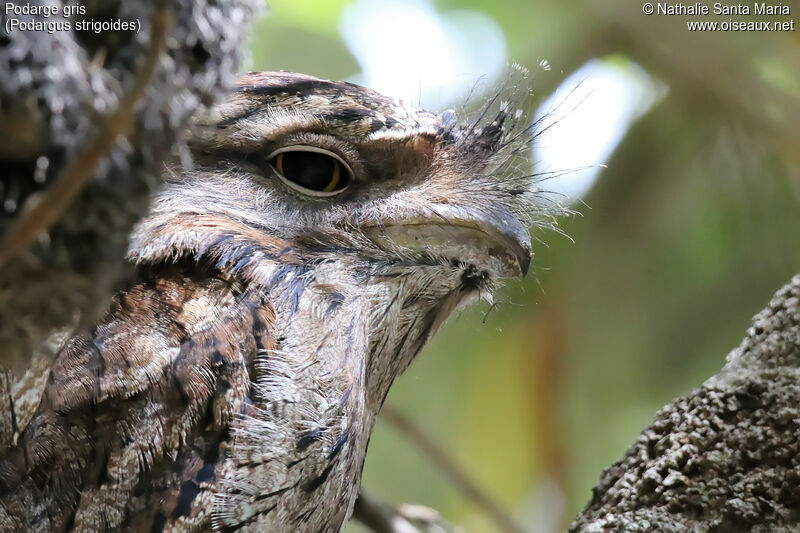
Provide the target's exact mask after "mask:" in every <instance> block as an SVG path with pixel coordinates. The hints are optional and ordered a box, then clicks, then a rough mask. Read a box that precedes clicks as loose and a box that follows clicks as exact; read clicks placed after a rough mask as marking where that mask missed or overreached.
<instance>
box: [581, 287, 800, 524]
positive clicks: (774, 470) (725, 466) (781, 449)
mask: <svg viewBox="0 0 800 533" xmlns="http://www.w3.org/2000/svg"><path fill="white" fill-rule="evenodd" d="M798 437H800V275H798V276H795V277H794V279H792V281H791V282H790V283H789V284H788V285H786V286H785V287H783V288H782V289H781V290H779V291H778V292H777V294H775V296H774V297H773V298H772V300H771V301H770V303H769V306H767V308H766V309H764V310H763V311H761V312H760V313H759V314H758V315H756V316H755V318H754V319H753V325H752V327H750V329H748V330H747V335H746V337H745V338H744V340H743V341H742V343H741V345H740V346H739V347H738V348H736V349H735V350H733V351H732V352H731V353H730V354H729V355H728V359H727V363H726V365H725V367H724V368H723V369H722V370H721V371H720V372H719V374H717V375H715V376H713V377H712V378H710V379H709V380H708V381H706V382H705V384H703V386H702V387H700V388H699V389H697V390H694V391H692V392H691V393H689V394H687V395H685V396H682V397H680V398H678V399H677V400H675V401H674V402H672V403H671V404H669V405H667V406H666V407H665V408H664V409H662V410H661V411H660V412H659V413H658V414H657V415H656V418H655V420H654V421H653V423H652V425H651V426H650V427H648V428H647V429H645V430H644V431H643V432H642V434H641V436H640V437H639V440H637V441H636V443H634V445H633V446H631V448H630V449H629V450H628V451H627V452H626V454H625V457H624V458H622V459H621V460H620V461H618V462H616V463H614V464H613V465H611V466H610V467H609V468H608V469H607V470H606V471H605V472H603V474H602V477H601V479H600V483H599V485H597V487H595V488H594V491H593V497H592V499H591V501H590V502H589V504H588V505H587V507H586V509H584V511H583V512H582V513H581V514H580V516H578V518H577V519H576V520H575V522H574V523H573V524H572V528H571V531H574V532H587V533H588V532H595V531H630V532H644V531H662V532H676V533H677V532H686V531H698V532H699V531H703V532H705V531H708V532H735V531H749V532H750V531H752V532H782V531H786V532H788V531H798V530H800V438H798Z"/></svg>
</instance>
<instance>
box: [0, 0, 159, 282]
mask: <svg viewBox="0 0 800 533" xmlns="http://www.w3.org/2000/svg"><path fill="white" fill-rule="evenodd" d="M171 18H172V17H171V14H170V8H169V3H168V2H167V1H166V0H160V1H159V2H158V4H157V5H156V8H155V10H154V11H153V14H152V16H151V17H150V45H149V46H148V48H147V50H146V52H145V56H144V59H143V60H142V64H141V66H140V68H139V70H138V72H137V73H136V75H135V77H134V79H133V83H132V85H131V88H130V90H129V91H128V92H127V93H126V94H125V95H124V96H123V97H122V99H121V100H120V103H119V105H118V106H117V109H116V110H115V111H114V112H112V113H110V114H108V115H107V116H106V117H105V118H104V119H103V120H101V121H100V123H99V126H98V129H97V134H96V135H95V136H94V137H93V138H92V139H90V140H89V141H88V142H87V143H86V144H85V145H84V146H83V147H82V148H81V149H80V151H79V152H78V154H77V155H76V156H75V158H74V159H73V160H72V162H71V163H70V164H69V165H68V166H67V167H66V168H64V170H63V171H62V172H61V175H60V176H58V178H56V180H55V182H54V183H53V185H51V186H50V187H48V188H47V189H46V190H45V191H44V192H43V193H42V194H41V196H39V197H38V198H37V197H36V196H33V197H31V198H29V200H28V204H32V203H33V204H34V205H27V206H25V209H23V210H22V212H21V213H20V215H19V217H18V218H17V220H15V221H14V224H13V225H12V226H11V227H10V228H9V229H8V231H7V232H6V234H5V235H4V236H3V239H2V241H0V268H2V267H3V266H4V265H6V264H7V263H8V262H9V261H10V260H12V259H13V258H14V257H15V256H16V255H17V254H18V253H19V252H21V251H22V250H24V249H25V248H27V247H28V245H30V243H31V242H33V240H34V239H35V238H36V236H37V235H39V234H40V233H41V232H42V231H44V230H46V229H47V228H49V227H50V226H51V225H52V224H53V223H54V222H55V221H56V220H58V219H59V217H60V216H61V214H62V213H63V212H64V210H65V209H66V208H67V206H68V205H69V204H70V202H72V200H73V199H74V198H75V197H76V196H77V195H78V193H79V192H80V191H81V189H82V188H83V187H84V185H86V182H87V181H88V180H89V178H91V177H92V176H93V175H94V173H95V170H96V169H97V166H98V165H99V164H100V162H101V161H102V160H103V159H105V158H106V157H108V156H109V155H110V153H111V149H112V148H113V147H114V145H115V144H116V143H117V141H118V140H119V137H120V136H122V135H126V134H129V133H130V132H131V130H132V128H133V123H134V117H135V111H136V107H137V104H138V103H139V101H140V100H141V99H142V97H143V96H144V94H145V90H146V89H147V87H148V84H149V83H150V80H151V79H152V78H153V73H154V72H155V70H156V67H157V66H158V62H159V59H160V57H161V54H162V53H163V51H164V49H165V47H166V40H167V35H168V33H169V28H170V27H171V25H172V23H171ZM34 201H35V203H34Z"/></svg>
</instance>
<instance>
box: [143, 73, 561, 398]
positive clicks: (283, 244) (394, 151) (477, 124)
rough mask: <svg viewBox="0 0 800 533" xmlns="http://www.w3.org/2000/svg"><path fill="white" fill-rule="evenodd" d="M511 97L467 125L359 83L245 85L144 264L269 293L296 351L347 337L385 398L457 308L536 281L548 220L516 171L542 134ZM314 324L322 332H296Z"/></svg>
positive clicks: (159, 219) (177, 190)
mask: <svg viewBox="0 0 800 533" xmlns="http://www.w3.org/2000/svg"><path fill="white" fill-rule="evenodd" d="M511 85H513V84H511ZM511 85H510V86H507V87H505V88H503V89H502V90H500V91H499V92H498V93H497V94H496V96H495V97H494V98H492V99H491V100H490V101H489V102H488V103H487V104H486V105H484V106H483V107H482V108H481V109H480V110H479V111H478V112H477V113H476V114H473V115H471V116H469V117H464V118H463V119H461V118H459V117H458V116H456V114H455V113H454V112H452V111H445V112H444V113H441V114H435V113H431V112H428V111H423V110H416V109H411V108H408V107H406V106H405V105H403V104H402V103H401V102H399V101H397V100H394V99H392V98H388V97H385V96H383V95H380V94H378V93H376V92H373V91H371V90H369V89H365V88H363V87H360V86H357V85H353V84H350V83H345V82H332V81H326V80H320V79H317V78H314V77H311V76H305V75H300V74H291V73H284V72H279V73H251V74H247V75H245V76H243V77H242V78H241V80H240V82H239V85H238V88H237V90H236V91H235V92H234V93H233V94H232V95H231V96H230V98H229V99H228V100H227V101H226V102H224V103H222V104H220V105H218V106H216V107H215V108H213V109H212V110H210V112H206V113H204V114H202V115H201V116H199V117H197V118H196V120H195V122H194V124H193V127H192V129H191V134H190V139H189V142H188V146H189V149H190V150H189V152H188V155H189V157H184V158H183V162H182V164H175V165H173V166H171V167H170V168H169V169H168V170H167V172H166V176H165V181H166V186H165V189H164V191H163V192H162V193H161V194H160V195H159V196H158V198H157V199H156V200H155V202H154V205H153V208H152V213H151V214H150V216H149V217H148V218H147V219H146V220H145V221H144V222H143V223H142V224H141V225H140V227H139V229H138V231H137V233H136V234H135V236H134V241H133V246H132V251H131V256H132V257H133V258H134V259H135V260H137V261H138V262H140V263H157V262H163V261H165V260H166V261H169V260H176V259H179V258H181V259H185V258H187V257H189V258H192V259H194V260H196V261H200V262H203V261H204V262H210V263H211V264H213V265H214V267H215V268H216V269H218V270H219V271H222V272H224V273H225V275H228V276H231V277H236V278H240V279H242V280H245V281H246V282H247V283H248V284H249V285H250V286H252V287H259V288H260V289H263V290H266V291H268V292H269V294H270V295H271V298H272V299H273V300H274V301H273V303H272V305H273V306H274V307H275V308H276V314H277V319H276V321H277V322H278V327H279V328H281V327H282V328H284V329H283V330H282V334H281V335H280V337H281V338H283V339H287V340H286V342H287V343H288V345H291V346H293V347H295V348H293V349H298V350H307V351H312V350H315V349H317V345H318V344H319V342H323V340H324V339H325V338H326V337H325V335H324V333H325V331H327V330H337V332H336V335H339V336H342V335H344V336H348V335H349V338H348V339H345V340H340V342H341V343H344V344H346V345H348V346H349V347H350V348H352V347H353V346H354V345H358V346H360V347H361V348H360V349H362V350H364V351H365V352H366V353H368V354H369V357H368V363H367V364H368V367H369V368H368V369H367V379H368V380H369V379H371V378H370V373H371V371H370V368H371V369H372V370H375V371H377V370H376V369H377V368H381V369H382V370H380V373H381V374H385V376H383V377H382V378H381V380H380V381H381V384H380V385H378V388H380V389H381V390H383V389H386V390H388V384H389V383H391V380H392V379H394V377H395V376H396V375H397V374H399V373H400V372H401V371H402V370H403V369H404V368H405V367H406V366H407V364H408V363H409V362H410V361H411V359H412V358H413V356H414V355H416V353H417V352H418V351H419V349H420V348H421V347H422V345H423V344H424V343H425V342H426V341H427V339H428V338H429V337H430V335H431V334H432V332H433V331H434V330H435V329H436V328H437V327H438V325H439V324H440V323H441V322H442V321H443V320H444V319H445V318H446V317H447V316H448V315H449V314H450V313H451V312H452V311H453V310H454V309H455V308H457V307H459V306H461V305H463V304H464V303H465V302H469V301H472V300H474V299H476V298H477V297H479V296H486V297H488V296H489V295H490V294H491V292H492V290H493V289H494V286H495V284H496V282H497V281H498V280H500V279H502V278H514V277H520V276H524V275H525V274H526V272H527V270H528V267H529V264H530V261H531V243H530V236H529V233H528V228H529V227H530V226H531V225H535V224H538V223H541V222H542V221H543V220H547V217H548V212H547V210H545V209H543V208H542V207H541V205H540V202H539V200H538V195H537V191H536V189H535V187H534V185H533V179H532V178H531V176H530V172H529V171H526V170H524V166H520V165H519V164H518V163H519V160H518V156H519V155H520V153H522V151H524V149H525V148H526V147H527V146H528V145H529V143H530V139H531V133H530V131H531V129H530V125H529V124H525V123H523V120H522V118H521V112H520V111H518V109H517V108H516V107H515V106H516V105H518V104H519V101H518V100H519V98H518V97H519V95H520V94H523V95H525V94H526V89H524V88H519V87H515V86H511ZM356 308H358V312H356V311H355V309H356ZM303 310H305V311H303ZM303 313H305V314H303ZM301 316H306V317H307V321H308V320H310V321H312V322H314V321H316V322H315V324H317V325H316V326H312V325H311V323H310V322H307V321H306V323H305V324H304V326H302V327H300V326H296V324H295V325H292V322H295V323H301V324H302V323H303V320H305V319H303V320H301V318H300V317H301ZM314 328H316V329H319V334H316V333H314V334H311V333H309V329H314ZM337 328H338V329H337ZM295 329H296V330H297V331H294V330H295ZM353 330H357V332H356V333H353ZM293 331H294V333H293ZM348 332H349V333H348ZM309 338H310V339H311V340H309ZM291 339H294V340H291ZM317 351H319V350H317ZM382 394H385V391H383V393H382ZM378 395H379V396H380V395H381V393H379V394H378Z"/></svg>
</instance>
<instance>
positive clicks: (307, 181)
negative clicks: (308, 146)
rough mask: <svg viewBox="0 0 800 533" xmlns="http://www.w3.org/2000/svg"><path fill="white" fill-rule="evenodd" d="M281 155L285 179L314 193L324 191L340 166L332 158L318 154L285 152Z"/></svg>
mask: <svg viewBox="0 0 800 533" xmlns="http://www.w3.org/2000/svg"><path fill="white" fill-rule="evenodd" d="M281 155H282V156H283V161H282V163H283V175H284V177H286V179H288V180H290V181H293V182H294V183H296V184H297V185H300V186H301V187H305V188H306V189H311V190H312V191H324V190H325V188H327V187H328V185H330V183H331V180H332V179H333V172H334V170H335V168H336V165H338V164H339V162H338V161H336V160H335V159H334V158H332V157H331V156H329V155H325V154H318V153H316V152H301V151H297V152H284V153H283V154H281Z"/></svg>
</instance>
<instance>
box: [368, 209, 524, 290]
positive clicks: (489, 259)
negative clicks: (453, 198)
mask: <svg viewBox="0 0 800 533" xmlns="http://www.w3.org/2000/svg"><path fill="white" fill-rule="evenodd" d="M430 213H431V214H427V215H417V216H410V217H407V218H403V219H400V220H399V221H396V220H393V221H392V222H391V224H386V225H377V224H376V225H369V226H366V227H364V228H363V229H364V231H365V232H366V234H367V236H368V237H369V238H370V239H371V240H372V241H373V242H375V243H376V244H378V245H379V246H381V247H391V246H392V245H394V246H400V247H402V248H407V249H411V250H413V251H415V252H423V253H428V254H430V255H433V256H445V257H448V258H450V259H451V260H455V261H458V262H463V263H467V264H472V265H474V266H476V267H477V268H478V269H480V270H482V271H486V272H488V273H489V274H491V275H492V276H493V277H496V278H519V277H524V276H525V275H526V274H527V273H528V268H529V267H530V264H531V255H532V254H531V239H530V234H529V233H528V229H527V228H526V227H525V226H523V225H522V223H521V222H520V221H519V220H517V218H516V217H515V216H514V215H512V214H511V212H510V211H508V210H506V209H504V208H487V209H485V210H480V211H478V210H475V209H464V208H459V207H454V206H451V205H446V204H443V205H437V206H435V207H432V208H431V209H430Z"/></svg>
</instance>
